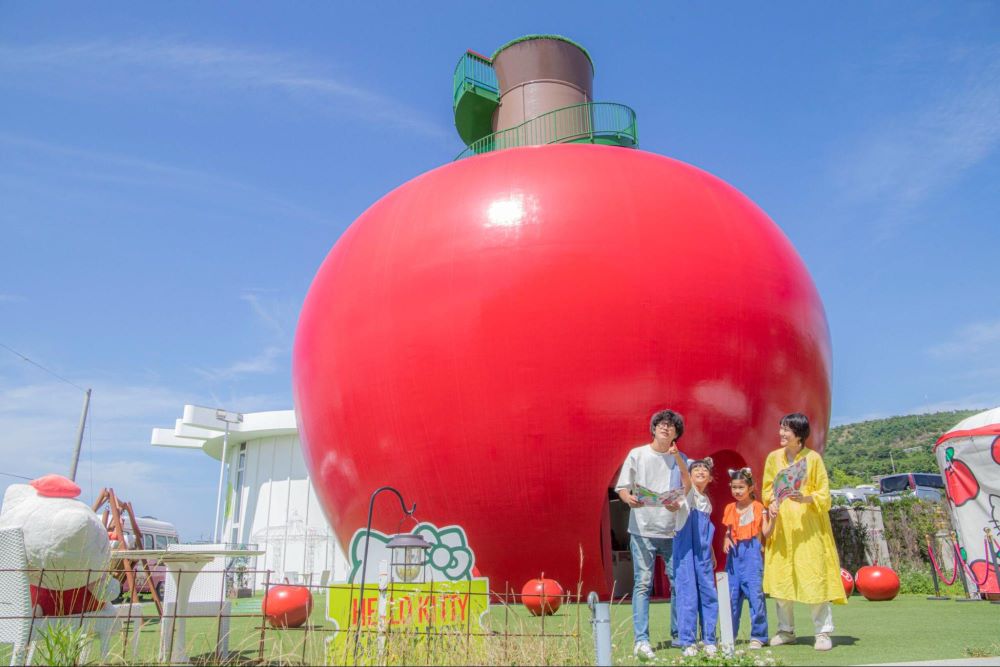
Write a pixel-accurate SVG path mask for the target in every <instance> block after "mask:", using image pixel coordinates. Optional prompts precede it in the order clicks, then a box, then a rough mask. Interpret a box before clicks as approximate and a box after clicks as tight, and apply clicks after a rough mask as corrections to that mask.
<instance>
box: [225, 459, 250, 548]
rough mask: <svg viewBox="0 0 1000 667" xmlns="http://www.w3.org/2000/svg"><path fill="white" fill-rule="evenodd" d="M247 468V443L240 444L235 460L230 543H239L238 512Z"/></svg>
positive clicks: (240, 507)
mask: <svg viewBox="0 0 1000 667" xmlns="http://www.w3.org/2000/svg"><path fill="white" fill-rule="evenodd" d="M246 467H247V443H245V442H241V443H240V453H239V458H237V460H236V483H235V484H233V524H232V526H233V528H232V533H231V535H230V538H229V539H230V541H231V542H234V543H235V542H238V541H239V534H240V511H241V510H242V508H243V476H244V474H245V473H246Z"/></svg>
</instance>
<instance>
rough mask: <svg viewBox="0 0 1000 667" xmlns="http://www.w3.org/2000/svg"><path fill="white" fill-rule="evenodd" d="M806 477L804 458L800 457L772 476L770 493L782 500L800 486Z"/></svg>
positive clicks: (776, 498)
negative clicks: (772, 484) (772, 481)
mask: <svg viewBox="0 0 1000 667" xmlns="http://www.w3.org/2000/svg"><path fill="white" fill-rule="evenodd" d="M805 479H806V460H805V458H804V457H803V458H801V459H799V460H798V461H796V462H795V463H793V464H792V465H790V466H788V467H787V468H785V469H784V470H781V471H779V472H778V474H777V475H775V476H774V486H773V487H772V491H771V492H772V493H773V494H774V498H775V500H784V499H785V498H786V497H788V495H790V494H791V493H793V492H795V491H798V490H800V489H801V488H802V482H804V481H805Z"/></svg>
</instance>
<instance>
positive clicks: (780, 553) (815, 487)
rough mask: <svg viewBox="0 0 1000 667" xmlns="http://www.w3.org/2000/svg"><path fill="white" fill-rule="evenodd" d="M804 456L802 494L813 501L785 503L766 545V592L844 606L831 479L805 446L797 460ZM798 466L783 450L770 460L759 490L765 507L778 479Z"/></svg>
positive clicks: (775, 596)
mask: <svg viewBox="0 0 1000 667" xmlns="http://www.w3.org/2000/svg"><path fill="white" fill-rule="evenodd" d="M802 457H805V458H806V479H805V481H804V482H803V483H802V489H801V491H802V495H804V496H812V499H813V501H812V502H811V503H799V502H796V501H794V500H785V501H784V502H782V503H781V509H780V510H779V512H778V518H777V519H776V523H775V525H774V532H772V533H771V536H770V537H769V538H768V540H767V543H766V544H765V546H764V592H765V593H767V594H769V595H770V596H771V597H773V598H778V599H780V600H795V601H796V602H805V603H807V604H817V603H819V602H828V601H829V602H833V603H835V604H846V603H847V599H846V597H845V595H844V584H843V583H842V582H841V580H840V557H839V556H838V555H837V545H836V543H835V542H834V541H833V528H832V527H831V526H830V480H829V479H828V478H827V476H826V467H825V466H824V465H823V458H822V457H821V456H820V455H819V454H817V453H816V452H815V451H813V450H811V449H809V448H808V447H803V448H802V450H801V451H800V452H799V453H798V454H796V455H795V461H798V460H800V459H801V458H802ZM795 461H788V460H787V459H786V457H785V448H784V447H782V448H781V449H778V450H775V451H773V452H771V453H770V454H768V455H767V461H766V462H765V463H764V477H763V484H762V486H761V495H762V497H763V499H764V504H765V505H768V504H770V502H771V500H773V493H772V491H773V486H774V476H775V475H776V474H777V473H778V472H779V471H781V470H783V469H784V468H786V467H787V466H789V465H791V464H793V463H795Z"/></svg>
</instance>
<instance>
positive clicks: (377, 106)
mask: <svg viewBox="0 0 1000 667" xmlns="http://www.w3.org/2000/svg"><path fill="white" fill-rule="evenodd" d="M0 69H6V70H14V71H17V72H29V73H30V72H33V71H37V70H39V69H47V70H49V71H65V72H71V73H75V74H78V75H79V74H80V73H83V74H86V75H89V80H87V81H86V83H88V84H89V85H91V86H104V87H107V86H111V85H113V86H114V87H115V89H116V90H118V91H121V90H136V89H137V88H143V89H156V88H166V87H171V86H173V87H183V88H189V87H198V88H200V89H205V90H207V92H209V93H210V92H212V90H216V91H217V92H220V93H224V94H226V95H231V94H232V93H233V92H239V93H240V94H248V93H249V92H250V91H253V90H263V91H272V92H278V93H281V94H284V95H286V96H292V95H294V96H298V97H305V98H306V99H308V100H311V101H313V102H315V104H316V105H317V106H319V107H321V108H322V109H324V110H329V111H333V112H335V113H347V114H350V115H352V116H354V117H356V118H358V119H361V120H369V121H376V122H378V123H379V124H382V125H385V124H390V125H394V126H396V127H399V128H402V129H405V130H407V131H411V132H418V133H420V134H424V135H427V136H432V137H444V136H448V135H449V134H450V132H449V131H448V130H447V129H445V128H443V127H441V126H440V125H438V124H436V123H433V122H431V121H428V120H425V119H423V118H421V115H420V113H419V112H417V111H416V110H414V109H409V108H407V106H406V104H405V102H403V101H402V100H397V99H392V98H389V97H387V96H385V95H383V94H381V93H378V92H376V91H374V90H370V89H366V88H362V87H360V86H357V85H354V84H352V83H349V82H348V81H347V80H345V79H342V78H335V77H333V76H331V75H329V74H325V73H322V72H320V71H318V70H319V69H320V68H319V67H317V65H315V64H312V63H308V62H305V61H304V60H302V59H301V58H298V57H295V56H292V55H291V54H287V53H275V52H261V51H256V52H255V51H247V50H243V49H238V48H228V47H223V46H218V45H210V44H196V43H190V42H179V41H168V40H136V41H132V42H106V41H95V42H89V43H82V44H51V43H48V44H35V45H27V46H26V45H6V46H0ZM74 82H75V83H81V82H83V79H82V78H81V77H80V76H76V77H74Z"/></svg>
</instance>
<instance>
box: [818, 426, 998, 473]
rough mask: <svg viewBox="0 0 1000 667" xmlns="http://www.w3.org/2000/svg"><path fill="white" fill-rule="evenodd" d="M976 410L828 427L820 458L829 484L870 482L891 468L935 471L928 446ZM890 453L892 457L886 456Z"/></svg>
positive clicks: (932, 455)
mask: <svg viewBox="0 0 1000 667" xmlns="http://www.w3.org/2000/svg"><path fill="white" fill-rule="evenodd" d="M978 412H980V410H955V411H953V412H935V413H933V414H927V415H907V416H905V417H889V418H888V419H875V420H872V421H866V422H859V423H857V424H844V425H843V426H837V427H834V428H832V429H830V436H829V438H828V439H827V443H826V452H825V453H824V455H823V460H824V461H825V462H826V469H827V472H828V473H829V474H830V486H831V487H832V488H835V489H836V488H841V487H845V486H856V485H858V484H866V483H871V482H872V481H873V478H874V477H875V476H876V475H888V474H891V473H892V472H893V468H892V464H893V461H895V464H896V472H937V471H938V467H937V463H936V462H935V460H934V454H933V453H932V449H931V448H932V447H933V446H934V443H935V442H936V441H937V439H938V438H939V437H941V434H942V433H944V432H945V431H947V430H948V429H950V428H951V427H953V426H954V425H955V424H957V423H958V422H960V421H962V420H963V419H965V418H966V417H969V416H971V415H974V414H976V413H978ZM890 453H891V454H892V457H891V458H890Z"/></svg>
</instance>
